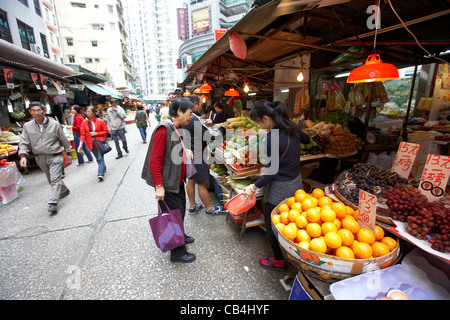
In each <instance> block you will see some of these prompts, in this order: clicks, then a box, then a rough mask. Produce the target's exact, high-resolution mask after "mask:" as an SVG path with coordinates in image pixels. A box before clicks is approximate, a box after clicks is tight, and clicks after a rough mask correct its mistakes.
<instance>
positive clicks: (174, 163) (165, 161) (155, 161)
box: [141, 98, 196, 263]
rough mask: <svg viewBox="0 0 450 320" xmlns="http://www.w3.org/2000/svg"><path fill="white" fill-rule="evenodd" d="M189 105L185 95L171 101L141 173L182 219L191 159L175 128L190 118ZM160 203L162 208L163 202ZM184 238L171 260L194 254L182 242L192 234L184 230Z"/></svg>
mask: <svg viewBox="0 0 450 320" xmlns="http://www.w3.org/2000/svg"><path fill="white" fill-rule="evenodd" d="M192 108H193V104H192V103H191V102H190V101H189V100H187V99H185V98H175V99H174V100H173V101H172V103H171V104H170V108H169V117H168V119H167V120H161V122H160V123H159V124H158V126H157V127H156V128H155V132H154V133H153V135H152V138H151V140H150V144H149V146H148V151H147V156H146V158H145V162H144V167H143V169H142V176H141V177H142V179H144V180H145V181H146V182H147V184H148V185H150V186H152V187H154V188H155V198H156V200H157V201H162V200H164V201H165V202H166V204H167V206H168V207H169V209H171V210H175V209H180V210H181V214H182V217H183V221H184V217H185V215H186V191H185V188H184V181H185V178H186V159H187V158H190V159H192V153H191V152H190V150H186V153H187V154H185V152H184V151H183V149H184V148H180V144H181V143H182V140H181V139H182V137H181V135H180V133H179V129H180V127H181V126H182V125H187V124H188V123H189V121H190V120H191V118H192ZM172 157H174V158H172ZM183 157H185V159H184V161H182V159H183ZM161 207H162V208H164V205H163V206H161ZM184 240H185V244H184V245H182V246H180V247H177V248H175V249H173V250H171V252H170V261H171V262H183V263H187V262H192V261H194V260H195V258H196V257H195V254H193V253H190V252H188V251H187V248H186V244H189V243H192V242H194V238H193V237H191V236H188V235H186V234H185V236H184Z"/></svg>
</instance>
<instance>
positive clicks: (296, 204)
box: [291, 202, 303, 212]
mask: <svg viewBox="0 0 450 320" xmlns="http://www.w3.org/2000/svg"><path fill="white" fill-rule="evenodd" d="M291 209H292V210H297V211H298V212H302V211H303V209H302V204H301V203H300V202H294V203H293V204H292V206H291Z"/></svg>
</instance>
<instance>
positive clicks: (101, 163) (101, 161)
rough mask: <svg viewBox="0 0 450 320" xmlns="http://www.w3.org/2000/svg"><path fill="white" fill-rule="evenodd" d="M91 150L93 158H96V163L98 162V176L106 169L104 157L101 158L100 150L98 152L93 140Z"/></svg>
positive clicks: (103, 173)
mask: <svg viewBox="0 0 450 320" xmlns="http://www.w3.org/2000/svg"><path fill="white" fill-rule="evenodd" d="M91 151H92V154H93V155H94V157H95V159H97V163H98V170H97V175H98V176H103V175H105V170H106V164H105V159H104V158H103V155H102V154H101V153H100V152H98V149H97V146H96V144H95V141H93V146H92V150H91Z"/></svg>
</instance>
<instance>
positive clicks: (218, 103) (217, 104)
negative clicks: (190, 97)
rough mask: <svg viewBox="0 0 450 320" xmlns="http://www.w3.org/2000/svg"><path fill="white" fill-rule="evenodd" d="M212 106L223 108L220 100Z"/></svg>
mask: <svg viewBox="0 0 450 320" xmlns="http://www.w3.org/2000/svg"><path fill="white" fill-rule="evenodd" d="M214 107H217V108H219V109H220V110H222V109H223V107H222V104H221V103H220V102H216V103H214Z"/></svg>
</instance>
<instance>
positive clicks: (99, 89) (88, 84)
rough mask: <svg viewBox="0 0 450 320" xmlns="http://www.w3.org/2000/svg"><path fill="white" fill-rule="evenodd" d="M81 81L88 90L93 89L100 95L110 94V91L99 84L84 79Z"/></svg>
mask: <svg viewBox="0 0 450 320" xmlns="http://www.w3.org/2000/svg"><path fill="white" fill-rule="evenodd" d="M79 80H80V81H81V83H83V84H84V85H85V86H86V87H87V88H88V89H89V90H91V91H94V92H95V93H96V94H98V95H101V96H110V95H112V93H111V92H110V91H108V90H106V89H104V88H103V87H100V86H99V85H96V84H93V83H92V82H89V81H86V80H81V79H79Z"/></svg>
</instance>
